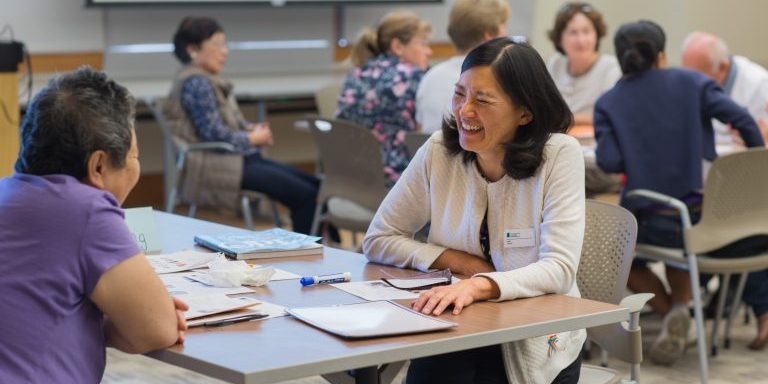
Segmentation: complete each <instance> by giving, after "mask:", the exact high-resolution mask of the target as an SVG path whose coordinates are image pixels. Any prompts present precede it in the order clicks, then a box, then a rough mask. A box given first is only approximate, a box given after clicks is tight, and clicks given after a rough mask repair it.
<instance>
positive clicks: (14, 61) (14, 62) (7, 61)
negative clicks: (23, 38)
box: [0, 41, 24, 72]
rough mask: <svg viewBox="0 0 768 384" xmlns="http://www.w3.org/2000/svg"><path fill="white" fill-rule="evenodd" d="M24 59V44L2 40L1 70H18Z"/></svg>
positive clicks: (0, 52)
mask: <svg viewBox="0 0 768 384" xmlns="http://www.w3.org/2000/svg"><path fill="white" fill-rule="evenodd" d="M23 60H24V44H22V43H20V42H18V41H0V72H16V71H18V69H19V63H21V62H22V61H23Z"/></svg>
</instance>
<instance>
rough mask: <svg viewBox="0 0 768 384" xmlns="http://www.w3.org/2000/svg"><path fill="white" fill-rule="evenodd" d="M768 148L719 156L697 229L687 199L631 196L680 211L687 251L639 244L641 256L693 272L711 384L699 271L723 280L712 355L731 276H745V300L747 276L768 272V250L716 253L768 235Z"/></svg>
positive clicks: (704, 368)
mask: <svg viewBox="0 0 768 384" xmlns="http://www.w3.org/2000/svg"><path fill="white" fill-rule="evenodd" d="M766 174H768V150H765V149H750V150H747V151H743V152H738V153H734V154H730V155H727V156H722V157H719V158H717V159H716V160H715V161H714V162H713V164H712V167H711V168H710V170H709V173H708V176H707V180H706V182H705V183H704V199H703V202H702V212H701V220H700V221H699V222H698V223H697V224H696V225H691V219H690V216H689V213H688V207H687V206H686V204H685V203H683V202H682V201H680V200H678V199H675V198H672V197H670V196H667V195H664V194H661V193H657V192H654V191H649V190H634V191H629V192H628V193H627V196H628V197H643V198H646V199H650V200H652V201H654V202H657V203H661V204H665V205H668V206H669V207H671V208H673V209H675V210H676V211H677V212H679V215H680V220H681V222H682V228H683V231H682V232H683V233H682V235H683V245H684V247H683V248H682V249H678V248H666V247H659V246H653V245H648V244H638V245H637V248H636V251H637V256H638V257H643V258H646V259H650V260H657V261H662V262H664V263H665V264H667V265H672V266H676V267H678V268H683V269H687V270H688V271H689V273H690V276H691V289H692V292H693V305H694V318H695V323H696V331H697V335H698V341H697V343H698V354H699V366H700V375H701V381H702V382H703V383H706V382H707V376H708V361H707V354H706V339H705V336H704V332H705V328H704V315H703V310H702V305H703V303H702V299H701V292H700V287H699V273H707V274H713V275H718V276H720V277H721V279H720V286H721V292H720V295H719V298H718V305H717V313H716V315H715V319H714V324H713V327H712V334H711V338H710V343H711V348H712V349H711V353H712V356H715V355H716V354H717V331H718V323H719V319H720V318H721V317H722V315H723V309H724V308H725V300H726V297H728V292H727V291H728V287H729V285H730V284H729V282H730V277H731V276H732V275H734V274H736V275H739V276H740V280H739V284H738V286H737V289H736V295H735V296H734V297H736V298H741V295H742V293H743V289H744V284H745V282H746V277H747V274H748V273H750V272H754V271H760V270H764V269H766V268H768V251H764V252H762V253H760V254H757V255H752V256H746V255H727V256H728V257H727V258H721V257H720V256H718V257H713V255H712V254H709V253H710V252H713V251H717V252H718V253H722V252H723V251H724V250H725V249H727V248H724V247H726V246H729V245H732V244H734V243H735V242H737V241H742V240H744V239H749V238H753V239H754V238H756V237H764V236H768V220H767V219H766V218H767V217H768V199H766V196H768V178H766V177H763V175H766ZM737 304H738V303H735V305H731V311H730V313H729V314H728V319H727V323H726V331H725V338H724V339H725V342H724V344H725V347H726V348H729V347H730V328H731V324H732V322H733V318H734V316H735V315H736V308H738V305H737Z"/></svg>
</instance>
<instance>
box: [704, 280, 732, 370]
mask: <svg viewBox="0 0 768 384" xmlns="http://www.w3.org/2000/svg"><path fill="white" fill-rule="evenodd" d="M730 287H731V274H729V273H726V274H723V275H720V296H719V297H718V298H717V310H716V311H715V319H714V321H713V322H712V339H711V340H710V341H709V344H710V348H711V356H712V357H714V356H717V331H718V328H720V318H721V317H723V312H724V310H725V299H726V298H727V297H728V288H730Z"/></svg>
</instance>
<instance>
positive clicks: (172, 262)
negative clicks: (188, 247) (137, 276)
mask: <svg viewBox="0 0 768 384" xmlns="http://www.w3.org/2000/svg"><path fill="white" fill-rule="evenodd" d="M219 255H220V254H219V253H210V252H195V251H180V252H174V253H170V254H163V255H153V256H147V260H149V264H150V265H152V268H153V269H154V270H155V273H157V274H158V275H160V274H165V273H173V272H181V271H187V270H190V269H195V268H201V267H205V266H206V265H207V264H208V263H209V262H211V261H213V260H215V259H216V258H217V257H219Z"/></svg>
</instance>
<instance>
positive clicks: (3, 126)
mask: <svg viewBox="0 0 768 384" xmlns="http://www.w3.org/2000/svg"><path fill="white" fill-rule="evenodd" d="M18 155H19V74H18V73H16V72H6V73H0V177H5V176H10V175H11V174H12V173H13V165H14V163H16V157H18Z"/></svg>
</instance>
